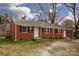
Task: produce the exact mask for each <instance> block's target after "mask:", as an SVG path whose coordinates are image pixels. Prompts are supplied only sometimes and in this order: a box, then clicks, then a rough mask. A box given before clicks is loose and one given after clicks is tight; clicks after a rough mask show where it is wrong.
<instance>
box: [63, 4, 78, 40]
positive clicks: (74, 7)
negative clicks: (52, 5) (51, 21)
mask: <svg viewBox="0 0 79 59" xmlns="http://www.w3.org/2000/svg"><path fill="white" fill-rule="evenodd" d="M64 5H65V6H66V7H67V8H68V9H69V10H70V11H71V13H72V14H73V17H74V23H75V39H78V23H79V18H78V21H77V18H76V15H77V16H79V15H78V14H77V12H78V10H79V7H77V4H76V3H71V4H65V3H64Z"/></svg>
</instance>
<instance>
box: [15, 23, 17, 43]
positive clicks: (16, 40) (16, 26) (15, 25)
mask: <svg viewBox="0 0 79 59" xmlns="http://www.w3.org/2000/svg"><path fill="white" fill-rule="evenodd" d="M16 27H17V26H16V24H15V42H16V41H17V28H16Z"/></svg>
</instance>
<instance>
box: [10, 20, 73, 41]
mask: <svg viewBox="0 0 79 59" xmlns="http://www.w3.org/2000/svg"><path fill="white" fill-rule="evenodd" d="M66 29H67V30H66ZM66 29H65V28H64V27H63V26H59V25H54V24H51V23H45V22H37V21H31V20H24V19H21V20H18V19H15V20H13V21H11V24H10V32H11V39H13V40H14V41H19V40H32V39H54V38H55V39H58V38H64V37H67V36H68V37H70V38H72V37H73V35H72V28H69V29H68V28H66ZM67 31H69V32H67ZM71 35H72V36H71Z"/></svg>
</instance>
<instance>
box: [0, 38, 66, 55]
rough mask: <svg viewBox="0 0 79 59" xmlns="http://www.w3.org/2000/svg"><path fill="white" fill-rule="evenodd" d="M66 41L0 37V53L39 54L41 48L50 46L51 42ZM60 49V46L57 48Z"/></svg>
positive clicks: (59, 40)
mask: <svg viewBox="0 0 79 59" xmlns="http://www.w3.org/2000/svg"><path fill="white" fill-rule="evenodd" d="M57 42H60V43H61V42H66V41H65V40H61V39H58V40H36V41H18V42H10V40H6V39H5V38H3V39H2V38H1V39H0V55H5V56H22V55H23V56H25V55H27V56H28V55H29V56H30V55H38V54H39V49H42V48H44V47H46V46H50V44H51V43H57ZM57 49H58V48H57Z"/></svg>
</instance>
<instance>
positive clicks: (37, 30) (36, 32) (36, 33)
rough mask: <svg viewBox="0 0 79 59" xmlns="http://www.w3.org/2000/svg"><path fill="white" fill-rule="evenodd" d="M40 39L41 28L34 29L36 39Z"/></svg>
mask: <svg viewBox="0 0 79 59" xmlns="http://www.w3.org/2000/svg"><path fill="white" fill-rule="evenodd" d="M38 37H39V28H38V27H35V28H34V38H38Z"/></svg>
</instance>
